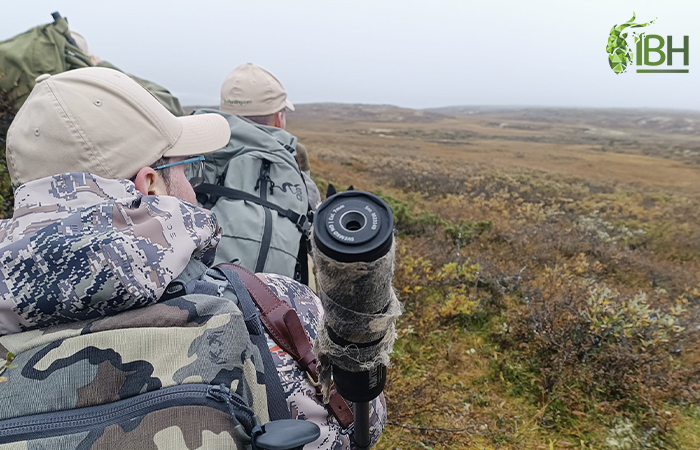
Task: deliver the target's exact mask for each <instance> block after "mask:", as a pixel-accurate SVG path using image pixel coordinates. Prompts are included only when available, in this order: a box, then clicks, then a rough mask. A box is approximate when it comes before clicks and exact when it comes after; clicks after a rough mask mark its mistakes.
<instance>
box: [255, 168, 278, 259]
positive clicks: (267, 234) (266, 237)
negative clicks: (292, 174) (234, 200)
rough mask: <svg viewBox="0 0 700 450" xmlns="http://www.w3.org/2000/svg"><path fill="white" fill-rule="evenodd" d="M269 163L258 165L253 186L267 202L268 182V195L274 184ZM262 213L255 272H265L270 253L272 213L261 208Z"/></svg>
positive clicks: (267, 209)
mask: <svg viewBox="0 0 700 450" xmlns="http://www.w3.org/2000/svg"><path fill="white" fill-rule="evenodd" d="M270 164H271V163H270V161H268V160H266V159H263V160H262V164H261V165H260V176H259V177H258V182H257V183H256V184H255V190H256V191H257V190H258V189H260V198H261V199H262V200H267V188H268V182H269V183H271V185H270V195H272V189H273V188H274V186H275V184H274V183H273V181H272V180H271V179H270ZM263 211H264V214H265V221H264V223H263V235H262V239H261V241H260V250H259V251H258V259H257V260H256V262H255V272H263V271H264V270H265V262H266V261H267V255H268V253H269V251H270V244H271V243H272V213H271V212H270V209H269V208H266V207H264V206H263Z"/></svg>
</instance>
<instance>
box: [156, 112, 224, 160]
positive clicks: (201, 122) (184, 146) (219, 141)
mask: <svg viewBox="0 0 700 450" xmlns="http://www.w3.org/2000/svg"><path fill="white" fill-rule="evenodd" d="M177 120H178V121H180V123H181V124H182V133H180V137H179V138H178V140H177V141H176V142H175V144H174V145H173V146H172V147H170V148H169V149H168V150H167V151H166V152H165V153H164V154H163V156H167V157H175V156H197V155H205V154H207V153H212V152H215V151H217V150H219V149H221V148H224V147H226V145H227V144H228V142H229V140H230V139H231V128H230V126H229V124H228V122H227V121H226V119H224V118H223V116H220V115H219V114H197V115H194V116H183V117H178V118H177Z"/></svg>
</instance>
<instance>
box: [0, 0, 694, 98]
mask: <svg viewBox="0 0 700 450" xmlns="http://www.w3.org/2000/svg"><path fill="white" fill-rule="evenodd" d="M2 3H3V4H6V6H3V7H2V14H0V40H4V39H8V38H10V37H12V36H14V35H16V34H18V33H21V32H23V31H25V30H27V29H29V28H31V27H33V26H36V25H39V24H42V23H48V22H50V21H51V16H50V13H51V12H53V11H56V10H57V11H59V12H60V13H61V14H62V15H63V16H64V17H67V18H68V19H69V24H70V27H71V29H73V30H76V31H79V32H80V33H82V34H83V35H84V36H85V37H86V38H87V41H88V43H89V45H90V47H91V49H92V51H93V52H94V53H95V54H96V55H98V56H100V57H102V58H103V59H104V60H107V61H109V62H111V63H113V64H115V65H116V66H118V67H120V68H122V69H123V70H124V71H127V72H130V73H134V74H136V75H138V76H140V77H143V78H147V79H151V80H153V81H156V82H158V83H160V84H162V85H164V86H165V87H167V88H168V89H170V90H171V91H172V92H173V93H175V94H176V95H177V96H178V97H180V100H181V102H182V103H183V104H184V105H191V104H218V98H219V90H220V87H221V83H222V82H223V80H224V78H225V77H226V75H227V73H228V72H230V71H231V70H233V69H234V68H235V67H236V66H238V65H240V64H243V63H246V62H254V63H256V64H259V65H261V66H263V67H266V68H267V69H269V70H270V71H272V73H274V74H275V75H276V76H277V77H278V78H279V79H280V81H281V82H282V84H283V85H284V86H285V88H286V90H287V92H288V94H289V99H290V100H291V101H292V102H295V103H310V102H343V103H378V104H393V105H399V106H405V107H413V108H427V107H437V106H448V105H542V106H582V107H662V108H684V109H700V83H699V80H700V56H698V53H697V52H696V51H695V49H696V48H699V47H698V46H699V45H700V27H699V26H698V25H700V2H697V1H681V0H656V1H647V0H634V1H628V0H575V1H574V0H567V1H563V0H552V1H528V0H513V1H510V0H508V1H506V0H502V1H498V0H488V1H486V0H483V1H476V0H470V1H467V0H449V1H448V0H426V1H411V0H400V1H399V0H396V1H393V0H350V1H341V0H332V1H329V0H323V1H316V0H265V1H259V0H258V1H252V0H251V1H246V2H243V1H239V0H226V1H223V0H222V1H216V0H196V1H195V0H186V1H181V0H170V1H169V2H155V1H148V0H141V1H132V0H120V1H118V2H112V1H110V2H104V1H97V0H93V1H90V2H88V1H75V0H52V1H45V0H32V1H26V2H19V1H12V2H11V1H10V0H2ZM10 5H11V6H10ZM166 5H167V6H166ZM633 11H634V12H636V13H637V21H638V22H646V21H648V20H651V19H654V18H656V19H657V22H656V24H654V25H653V28H651V27H650V28H649V30H648V32H649V33H655V34H659V35H662V36H667V35H673V36H674V46H678V44H677V43H680V42H682V39H683V36H684V35H688V36H690V41H691V42H690V43H691V45H690V48H691V53H690V65H689V66H688V68H689V69H690V73H689V74H637V73H635V72H634V67H632V69H633V70H632V71H629V72H628V73H625V74H621V75H615V73H613V72H612V70H611V69H610V67H609V66H608V63H607V59H606V58H607V54H606V53H605V45H606V41H607V36H608V33H609V30H610V28H611V27H612V26H613V25H615V24H620V23H623V22H625V21H627V20H628V19H630V18H631V16H632V12H633ZM675 61H677V62H679V63H682V58H681V57H680V55H678V56H677V57H676V58H675ZM674 66H676V64H674Z"/></svg>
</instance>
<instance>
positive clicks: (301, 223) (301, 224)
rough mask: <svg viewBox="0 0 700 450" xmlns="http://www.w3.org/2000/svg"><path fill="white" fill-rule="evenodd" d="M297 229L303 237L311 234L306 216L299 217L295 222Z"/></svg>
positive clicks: (309, 223)
mask: <svg viewBox="0 0 700 450" xmlns="http://www.w3.org/2000/svg"><path fill="white" fill-rule="evenodd" d="M296 225H297V228H299V231H301V232H302V233H303V234H304V236H306V237H308V236H309V234H310V233H311V221H310V220H309V218H308V217H306V215H300V216H299V220H297V222H296Z"/></svg>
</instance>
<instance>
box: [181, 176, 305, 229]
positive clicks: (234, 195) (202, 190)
mask: <svg viewBox="0 0 700 450" xmlns="http://www.w3.org/2000/svg"><path fill="white" fill-rule="evenodd" d="M194 191H195V192H196V193H197V194H207V195H214V196H217V197H226V198H230V199H233V200H245V201H247V202H252V203H255V204H257V205H260V206H264V207H265V208H269V209H272V210H274V211H277V213H278V214H279V215H280V216H282V217H286V218H287V219H289V220H290V221H291V222H292V223H293V224H294V225H296V226H297V228H298V229H299V231H301V232H302V233H303V234H304V235H308V234H309V231H310V230H311V221H310V220H309V217H308V216H306V215H302V214H299V213H296V212H294V211H292V210H291V209H284V208H282V207H281V206H278V205H275V204H274V203H272V202H270V201H267V200H263V199H261V198H260V197H256V196H255V195H253V194H249V193H248V192H245V191H241V190H238V189H233V188H229V187H226V186H219V185H216V184H208V183H204V184H201V185H199V186H197V187H196V188H194Z"/></svg>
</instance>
